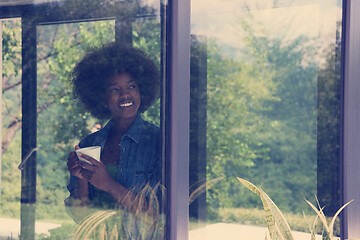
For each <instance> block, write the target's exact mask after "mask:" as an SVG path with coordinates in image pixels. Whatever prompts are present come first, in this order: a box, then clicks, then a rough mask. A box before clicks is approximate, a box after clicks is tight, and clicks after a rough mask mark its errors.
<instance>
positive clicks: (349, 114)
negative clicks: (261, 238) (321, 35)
mask: <svg viewBox="0 0 360 240" xmlns="http://www.w3.org/2000/svg"><path fill="white" fill-rule="evenodd" d="M359 11H360V2H359V1H356V0H344V1H343V39H342V41H343V43H342V44H343V54H342V55H343V59H342V61H343V62H342V65H343V66H342V67H343V72H342V74H343V76H342V77H343V78H342V79H343V112H342V116H343V140H342V146H341V147H342V151H343V154H342V155H343V159H342V181H343V184H342V188H343V189H342V198H343V204H344V203H346V202H348V201H351V200H352V199H354V200H355V201H354V202H353V203H351V204H350V205H349V206H347V207H346V208H345V210H344V214H343V219H342V229H343V234H342V237H343V239H351V238H360V228H359V226H360V188H359V186H358V183H359V182H360V175H359V171H360V160H359V158H360V148H359V145H360V129H359V128H358V127H357V126H358V125H359V122H360V108H359V107H358V104H357V103H359V102H360V95H359V92H360V79H359V76H360V68H359V64H360V54H359V53H360V24H359V23H360V17H359V16H358V14H357V13H358V12H359Z"/></svg>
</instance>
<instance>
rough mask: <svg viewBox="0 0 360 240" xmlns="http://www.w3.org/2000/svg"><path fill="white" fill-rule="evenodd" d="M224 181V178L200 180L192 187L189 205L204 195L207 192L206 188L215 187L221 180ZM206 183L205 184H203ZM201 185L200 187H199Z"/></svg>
mask: <svg viewBox="0 0 360 240" xmlns="http://www.w3.org/2000/svg"><path fill="white" fill-rule="evenodd" d="M222 179H224V177H218V178H214V179H211V180H208V181H205V180H200V181H199V182H196V183H194V184H193V185H191V186H190V189H189V190H190V192H191V194H190V196H189V205H190V204H191V203H192V202H193V201H195V200H196V199H197V198H198V197H199V196H200V195H201V194H202V193H204V192H205V191H206V188H208V187H210V186H212V185H215V184H216V183H218V182H219V181H220V180H222ZM201 182H204V183H201ZM199 184H200V186H199Z"/></svg>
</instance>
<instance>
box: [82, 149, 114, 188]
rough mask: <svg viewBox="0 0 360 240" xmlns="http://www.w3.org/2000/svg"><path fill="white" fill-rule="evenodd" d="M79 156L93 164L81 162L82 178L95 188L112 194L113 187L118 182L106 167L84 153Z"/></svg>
mask: <svg viewBox="0 0 360 240" xmlns="http://www.w3.org/2000/svg"><path fill="white" fill-rule="evenodd" d="M79 156H81V157H82V158H84V159H86V160H88V161H89V162H90V163H91V164H92V165H90V164H88V163H86V162H83V161H79V163H78V164H79V165H80V166H81V170H80V174H81V177H82V178H84V179H86V180H87V181H89V182H90V183H91V184H92V185H93V186H94V187H96V188H98V189H100V190H102V191H105V192H108V193H110V191H111V189H112V186H113V185H114V184H115V183H117V182H116V181H115V180H114V179H113V178H112V177H111V176H110V175H109V173H108V172H107V170H106V167H105V165H104V164H103V163H102V162H99V161H97V160H95V159H94V158H92V157H90V156H88V155H85V154H83V153H80V155H79Z"/></svg>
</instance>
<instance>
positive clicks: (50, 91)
mask: <svg viewBox="0 0 360 240" xmlns="http://www.w3.org/2000/svg"><path fill="white" fill-rule="evenodd" d="M13 3H14V4H15V1H14V2H13ZM39 3H40V2H39ZM10 5H13V4H10V3H9V6H10ZM27 7H33V8H32V9H31V10H32V11H31V12H27V10H28V9H27ZM18 9H20V8H15V7H14V9H13V10H14V12H15V11H17V10H18ZM21 9H22V12H23V13H27V14H24V16H23V18H22V19H21V18H19V19H16V20H12V22H10V21H8V22H3V39H4V41H3V43H4V44H3V49H2V52H3V76H5V77H6V78H3V79H5V80H6V81H5V82H4V80H3V102H2V104H3V111H2V114H3V122H2V125H3V136H4V133H5V132H6V129H7V126H10V122H11V121H13V118H14V119H15V117H16V116H17V117H18V118H19V117H20V122H21V116H24V118H23V121H24V123H23V129H25V130H23V134H22V135H21V131H20V130H19V131H17V132H16V135H15V136H13V139H11V141H10V143H9V147H8V148H7V149H5V150H4V153H3V156H4V157H3V158H2V160H3V164H2V166H3V169H2V170H3V171H2V176H3V178H2V179H4V181H3V182H2V184H1V190H2V195H1V204H2V205H1V212H0V214H1V215H0V218H2V217H3V218H4V221H10V220H9V219H10V218H16V219H17V222H16V224H17V226H16V232H11V231H9V229H5V230H6V231H4V234H5V235H6V236H4V237H11V236H13V237H14V236H15V237H18V235H19V234H21V238H26V239H33V235H35V236H36V237H35V238H36V239H45V238H47V239H48V238H49V236H50V238H56V239H70V238H74V237H75V236H74V232H75V230H77V229H78V230H80V229H82V230H83V232H80V235H81V234H82V235H81V236H80V237H82V238H87V239H97V238H111V239H115V238H116V239H117V238H118V239H128V238H130V239H137V238H144V239H145V238H147V237H149V236H155V237H156V239H162V238H163V237H162V236H163V235H164V228H165V216H164V213H165V211H164V204H163V203H164V202H165V200H164V199H163V198H164V197H165V194H164V189H165V188H164V187H163V182H164V181H163V178H164V176H163V175H162V173H163V172H164V171H163V166H164V164H163V163H162V161H163V160H162V156H161V148H162V143H161V138H160V136H161V132H160V124H161V123H160V100H159V96H160V92H159V91H160V82H161V79H160V62H161V61H163V60H161V54H160V52H161V51H162V50H161V47H162V46H163V44H162V43H161V38H160V32H161V28H162V26H161V21H160V19H161V18H160V0H159V1H136V2H131V3H130V2H124V1H115V2H114V1H96V0H94V1H77V0H69V1H61V3H56V2H54V1H52V2H49V1H46V2H45V3H42V4H39V5H37V4H34V5H27V6H23V7H21ZM0 10H1V9H0ZM0 13H2V11H0ZM21 23H23V25H21ZM22 33H23V36H27V37H26V39H23V40H22V39H21V38H20V37H21V34H22ZM21 42H23V44H22V45H21ZM21 51H23V52H21ZM21 54H23V55H21ZM21 56H25V58H26V61H25V60H24V62H23V63H24V64H23V65H21ZM33 63H34V64H33ZM22 69H23V71H24V72H25V71H26V73H27V74H23V75H22ZM24 69H25V70H24ZM161 71H162V69H161ZM21 78H23V79H22V84H21ZM34 79H35V81H34ZM17 82H20V83H19V84H16V83H17ZM15 84H16V85H15ZM25 84H27V85H26V86H27V87H26V90H23V91H22V92H21V87H22V86H23V87H24V86H25ZM10 85H14V86H12V87H11V90H10ZM75 86H76V87H75ZM8 87H9V90H7V89H5V88H8ZM32 89H35V91H33V90H32ZM22 97H23V98H25V99H27V100H28V101H29V102H30V104H29V105H30V107H28V105H26V106H23V109H22V111H21V98H22ZM27 100H26V101H27ZM26 101H25V102H26ZM32 104H33V106H35V108H31V105H32ZM34 104H35V105H34ZM24 108H26V109H24ZM34 116H36V118H33V117H34ZM26 119H27V120H26ZM34 120H35V121H34ZM20 128H21V123H20V127H19V129H20ZM3 139H4V138H3ZM34 139H35V140H34ZM21 143H23V144H22V145H21ZM77 145H79V147H80V148H86V147H90V146H100V147H101V148H100V149H101V150H100V152H98V153H99V160H100V163H99V162H96V160H94V159H91V158H90V159H89V157H87V156H84V155H82V156H81V158H83V159H85V160H88V161H90V163H91V162H92V165H89V164H86V163H84V162H81V161H80V157H79V156H80V155H78V153H76V152H75V149H74V148H75V146H77ZM3 146H4V141H3ZM76 148H77V147H76ZM24 149H25V150H24ZM29 150H30V151H29ZM21 151H22V155H21ZM24 151H25V154H27V153H29V152H32V153H31V155H29V156H30V157H29V158H28V159H27V161H26V162H25V159H26V157H24ZM91 156H93V155H91ZM93 158H97V157H96V156H93ZM21 159H23V163H22V165H21V166H20V167H23V168H22V169H23V171H19V170H18V169H17V167H18V165H19V164H20V163H21ZM24 162H25V163H24ZM11 164H12V165H16V166H15V167H14V166H12V165H11ZM14 169H15V170H14ZM99 169H100V170H99ZM21 182H22V185H21ZM64 201H65V202H64ZM105 211H107V212H105ZM90 214H94V215H90ZM95 214H96V215H95ZM89 216H94V217H95V216H96V219H95V220H96V223H99V225H98V226H97V227H94V228H93V229H87V228H86V226H85V225H84V224H81V223H82V221H84V220H85V221H86V220H88V221H89V219H90V218H89ZM93 220H94V219H93ZM154 223H156V224H154ZM154 226H155V227H154ZM20 228H21V229H20ZM0 232H1V234H2V231H0ZM84 234H85V235H87V236H85V235H84ZM140 236H141V237H140ZM1 237H2V235H1ZM1 237H0V238H1ZM78 237H79V236H78Z"/></svg>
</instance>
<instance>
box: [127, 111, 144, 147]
mask: <svg viewBox="0 0 360 240" xmlns="http://www.w3.org/2000/svg"><path fill="white" fill-rule="evenodd" d="M143 127H144V120H143V119H142V117H141V116H140V114H138V115H137V116H136V118H135V120H134V122H133V123H132V124H131V126H130V128H129V129H128V130H127V132H126V133H125V135H124V136H127V137H129V138H131V139H132V140H133V141H134V142H136V143H138V142H139V141H140V136H141V132H142V129H143Z"/></svg>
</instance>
